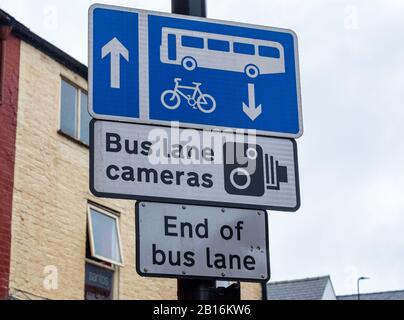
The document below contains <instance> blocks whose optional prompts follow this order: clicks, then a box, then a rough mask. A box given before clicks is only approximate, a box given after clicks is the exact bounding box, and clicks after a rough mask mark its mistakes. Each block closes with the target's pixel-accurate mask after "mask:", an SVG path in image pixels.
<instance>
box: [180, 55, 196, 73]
mask: <svg viewBox="0 0 404 320" xmlns="http://www.w3.org/2000/svg"><path fill="white" fill-rule="evenodd" d="M182 66H183V67H184V69H185V70H188V71H192V70H195V68H196V61H195V59H194V58H192V57H185V58H184V59H182Z"/></svg>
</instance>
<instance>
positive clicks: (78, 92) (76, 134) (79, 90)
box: [59, 75, 88, 145]
mask: <svg viewBox="0 0 404 320" xmlns="http://www.w3.org/2000/svg"><path fill="white" fill-rule="evenodd" d="M63 81H64V82H66V83H67V84H69V85H71V86H72V87H73V88H74V89H76V105H75V108H76V119H75V130H74V137H72V138H73V139H75V140H78V141H80V142H81V143H83V144H85V145H88V144H87V143H86V142H84V141H83V140H81V94H82V93H84V94H85V95H87V102H88V91H86V90H84V89H83V88H81V87H80V86H78V85H77V84H75V83H74V82H73V81H71V80H70V79H68V78H66V77H64V76H63V75H61V76H60V102H59V130H60V131H61V132H63V133H64V134H65V135H68V136H69V137H70V135H69V134H68V133H66V132H64V131H62V82H63Z"/></svg>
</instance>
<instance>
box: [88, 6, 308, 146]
mask: <svg viewBox="0 0 404 320" xmlns="http://www.w3.org/2000/svg"><path fill="white" fill-rule="evenodd" d="M297 52H298V50H297V38H296V35H295V34H294V33H293V32H292V31H290V30H285V29H277V28H269V27H262V26H252V25H246V24H241V23H235V22H224V21H218V20H211V19H205V18H198V17H189V16H181V15H173V14H165V13H159V12H151V11H143V10H137V9H126V8H120V7H113V6H104V5H94V6H92V7H91V8H90V12H89V87H90V88H89V112H90V114H91V115H92V116H93V117H94V118H97V119H105V120H117V121H125V122H136V123H148V124H159V125H169V124H170V123H171V121H179V122H180V125H181V126H183V127H191V128H209V129H211V128H236V129H254V130H257V133H258V134H260V135H267V136H279V137H291V138H297V137H299V136H301V135H302V133H303V126H302V114H301V98H300V80H299V65H298V53H297Z"/></svg>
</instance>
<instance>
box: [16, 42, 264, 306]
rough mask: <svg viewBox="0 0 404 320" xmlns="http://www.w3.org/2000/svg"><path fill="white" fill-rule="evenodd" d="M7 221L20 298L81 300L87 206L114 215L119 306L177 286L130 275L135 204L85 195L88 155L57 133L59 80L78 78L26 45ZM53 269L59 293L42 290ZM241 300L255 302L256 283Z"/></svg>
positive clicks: (168, 295) (172, 295)
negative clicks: (119, 255) (118, 238)
mask: <svg viewBox="0 0 404 320" xmlns="http://www.w3.org/2000/svg"><path fill="white" fill-rule="evenodd" d="M20 65H21V67H20V68H21V70H20V89H19V106H18V108H19V109H18V128H17V150H16V163H15V168H16V170H15V185H14V199H13V221H12V258H11V277H10V288H11V294H14V295H15V296H18V297H20V298H24V299H83V297H84V265H85V243H86V210H87V204H88V202H89V201H91V202H93V203H95V204H100V205H103V206H105V207H108V208H110V209H113V210H115V211H117V212H120V228H121V234H122V243H123V254H124V259H125V266H124V267H122V268H120V270H119V285H118V288H119V290H118V291H119V295H118V298H119V299H176V280H166V279H150V278H141V277H139V276H138V275H137V273H136V271H135V243H134V230H135V228H134V220H135V219H134V201H127V200H125V201H120V200H109V199H100V198H95V197H94V196H92V195H91V194H90V192H89V189H88V149H87V148H86V147H84V146H82V145H80V144H78V143H75V142H74V141H71V140H69V139H67V138H66V137H64V136H62V135H60V134H58V133H57V132H58V129H59V111H60V108H59V105H60V87H61V76H63V77H65V78H67V79H69V80H71V81H72V82H73V83H75V84H76V85H78V86H80V87H81V88H82V89H84V90H86V89H87V82H86V81H85V79H82V78H80V77H78V76H77V75H76V74H74V73H73V72H71V71H70V70H68V69H66V68H64V67H63V66H61V65H60V64H58V63H57V62H55V61H54V60H52V59H51V58H49V57H48V56H46V55H45V54H43V53H41V52H40V51H38V50H36V49H34V48H33V47H31V46H30V45H28V44H26V43H22V46H21V64H20ZM55 270H57V275H58V288H57V289H49V288H46V286H44V281H45V282H46V280H47V279H48V278H47V275H49V273H47V272H53V271H55ZM242 292H243V298H244V299H247V298H252V299H260V297H261V291H260V287H259V285H257V284H246V285H243V291H242Z"/></svg>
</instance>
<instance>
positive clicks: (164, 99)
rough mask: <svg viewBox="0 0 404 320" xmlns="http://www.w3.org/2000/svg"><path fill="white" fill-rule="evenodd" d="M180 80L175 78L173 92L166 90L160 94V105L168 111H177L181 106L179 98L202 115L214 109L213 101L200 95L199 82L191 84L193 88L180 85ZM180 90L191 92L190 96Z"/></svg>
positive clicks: (203, 94)
mask: <svg viewBox="0 0 404 320" xmlns="http://www.w3.org/2000/svg"><path fill="white" fill-rule="evenodd" d="M181 80H182V79H181V78H175V79H174V82H175V87H174V90H166V91H164V92H163V93H162V94H161V103H162V104H163V106H164V107H166V108H167V109H169V110H175V109H177V108H178V107H179V106H180V104H181V97H182V98H184V99H185V100H187V102H188V105H189V106H190V107H192V108H194V109H196V108H198V109H199V110H200V111H202V112H203V113H212V112H213V111H215V109H216V101H215V99H214V98H213V97H212V96H211V95H209V94H206V93H202V91H201V89H200V86H201V85H202V84H201V83H199V82H192V84H193V86H184V85H180V82H181ZM182 90H193V92H192V94H188V95H187V94H185V93H184V92H183V91H182Z"/></svg>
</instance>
